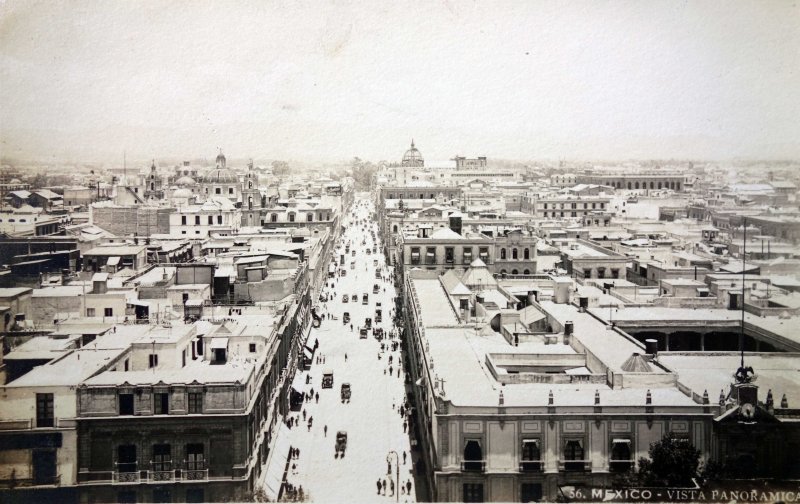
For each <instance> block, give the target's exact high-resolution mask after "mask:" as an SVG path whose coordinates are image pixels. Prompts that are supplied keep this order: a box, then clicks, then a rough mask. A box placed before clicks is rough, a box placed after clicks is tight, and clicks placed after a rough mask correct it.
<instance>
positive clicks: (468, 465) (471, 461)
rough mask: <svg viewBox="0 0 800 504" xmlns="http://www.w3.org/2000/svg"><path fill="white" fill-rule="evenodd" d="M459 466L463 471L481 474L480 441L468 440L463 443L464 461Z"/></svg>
mask: <svg viewBox="0 0 800 504" xmlns="http://www.w3.org/2000/svg"><path fill="white" fill-rule="evenodd" d="M461 465H462V467H461V469H462V470H463V471H481V472H482V471H483V470H484V468H485V465H484V460H483V449H482V448H481V442H480V440H477V439H468V440H467V441H466V442H465V443H464V461H463V462H462V463H461Z"/></svg>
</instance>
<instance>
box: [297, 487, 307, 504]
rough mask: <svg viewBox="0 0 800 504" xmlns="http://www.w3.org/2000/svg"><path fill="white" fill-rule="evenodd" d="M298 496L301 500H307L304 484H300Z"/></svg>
mask: <svg viewBox="0 0 800 504" xmlns="http://www.w3.org/2000/svg"><path fill="white" fill-rule="evenodd" d="M297 496H298V498H299V499H300V502H303V500H305V497H304V496H303V485H299V486H298V487H297Z"/></svg>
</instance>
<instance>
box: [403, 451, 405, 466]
mask: <svg viewBox="0 0 800 504" xmlns="http://www.w3.org/2000/svg"><path fill="white" fill-rule="evenodd" d="M403 465H406V452H405V450H403Z"/></svg>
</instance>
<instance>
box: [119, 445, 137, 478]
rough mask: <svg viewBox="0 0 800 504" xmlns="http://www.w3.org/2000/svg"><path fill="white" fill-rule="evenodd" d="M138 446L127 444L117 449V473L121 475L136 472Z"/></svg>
mask: <svg viewBox="0 0 800 504" xmlns="http://www.w3.org/2000/svg"><path fill="white" fill-rule="evenodd" d="M136 461H137V459H136V445H132V444H127V445H119V446H118V447H117V471H119V472H121V473H132V472H136V468H137V463H136Z"/></svg>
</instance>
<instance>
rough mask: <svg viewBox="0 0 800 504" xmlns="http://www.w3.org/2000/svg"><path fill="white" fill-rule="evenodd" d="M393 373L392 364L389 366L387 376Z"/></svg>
mask: <svg viewBox="0 0 800 504" xmlns="http://www.w3.org/2000/svg"><path fill="white" fill-rule="evenodd" d="M393 374H394V369H393V368H392V366H389V376H392V375H393Z"/></svg>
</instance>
